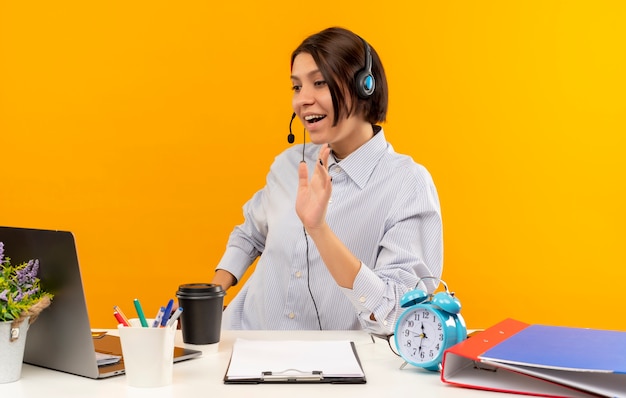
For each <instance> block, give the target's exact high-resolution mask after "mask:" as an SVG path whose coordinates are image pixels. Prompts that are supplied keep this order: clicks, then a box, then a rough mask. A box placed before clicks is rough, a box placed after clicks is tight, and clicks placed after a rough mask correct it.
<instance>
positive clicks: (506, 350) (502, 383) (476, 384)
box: [441, 319, 626, 398]
mask: <svg viewBox="0 0 626 398" xmlns="http://www.w3.org/2000/svg"><path fill="white" fill-rule="evenodd" d="M441 380H442V381H443V382H445V383H449V384H452V385H455V386H459V387H467V388H474V389H481V390H491V391H499V392H507V393H515V394H525V395H535V396H540V397H559V398H562V397H593V396H595V397H597V396H603V397H626V332H618V331H608V330H598V329H581V328H568V327H558V326H545V325H530V324H527V323H524V322H520V321H517V320H514V319H506V320H504V321H502V322H500V323H498V324H496V325H494V326H492V327H490V328H488V329H486V330H485V331H483V332H481V333H479V334H477V335H474V336H473V337H471V338H469V339H467V340H465V341H463V342H461V343H459V344H457V345H454V346H452V347H450V348H449V349H448V350H446V352H445V353H444V357H443V363H442V371H441Z"/></svg>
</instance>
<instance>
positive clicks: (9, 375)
mask: <svg viewBox="0 0 626 398" xmlns="http://www.w3.org/2000/svg"><path fill="white" fill-rule="evenodd" d="M28 321H29V318H26V319H25V320H24V321H22V323H21V324H20V325H18V326H17V327H12V326H11V322H0V353H2V361H0V383H11V382H14V381H17V380H19V379H20V377H21V375H22V361H23V360H24V348H25V346H26V333H27V332H28Z"/></svg>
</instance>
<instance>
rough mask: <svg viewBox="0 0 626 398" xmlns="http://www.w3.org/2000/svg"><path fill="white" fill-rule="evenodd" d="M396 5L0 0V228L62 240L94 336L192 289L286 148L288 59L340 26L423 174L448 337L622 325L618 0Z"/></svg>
mask: <svg viewBox="0 0 626 398" xmlns="http://www.w3.org/2000/svg"><path fill="white" fill-rule="evenodd" d="M391 3H394V2H391ZM396 3H414V4H404V5H394V4H385V6H384V7H383V6H381V5H380V2H374V1H371V0H363V1H342V2H337V1H326V0H321V1H318V2H315V3H311V4H307V5H302V6H301V5H299V3H293V2H287V1H276V2H274V4H273V5H272V6H271V7H268V5H267V4H266V3H259V2H256V1H243V2H213V1H200V0H190V1H183V2H171V1H160V0H156V1H144V0H138V1H131V2H126V1H98V0H96V1H89V2H85V1H68V0H60V1H55V2H43V1H42V2H36V3H34V4H33V3H32V2H18V1H9V0H0V164H1V174H0V185H1V193H0V224H1V225H11V226H22V227H34V228H47V229H62V230H70V231H72V232H74V234H75V236H76V240H77V244H78V249H79V257H80V260H81V267H82V272H83V281H84V284H85V289H86V294H87V302H88V306H89V311H90V317H91V321H92V324H93V325H94V326H97V327H113V326H114V325H115V321H114V319H113V316H112V314H111V312H112V308H111V307H112V306H113V305H114V304H117V305H120V306H121V307H122V308H126V309H127V312H132V299H133V298H135V297H139V298H140V299H141V300H142V302H143V304H144V307H145V308H146V312H149V311H151V309H154V310H155V311H156V309H157V308H158V306H159V305H162V304H163V303H165V302H166V301H167V300H168V299H169V298H171V297H173V296H174V293H175V291H176V288H177V286H178V285H179V284H180V283H185V282H197V281H210V280H211V278H212V275H213V268H214V266H215V264H216V263H217V261H218V260H219V258H220V257H221V255H222V252H223V250H224V247H225V244H226V240H227V238H228V234H229V233H230V231H231V229H232V227H233V226H234V225H235V224H238V223H239V222H241V221H242V214H241V207H242V205H243V203H244V202H245V201H246V200H247V199H248V198H249V197H250V196H251V195H252V194H253V193H254V192H255V191H256V190H257V189H259V188H261V187H262V186H263V184H264V178H265V174H266V172H267V170H268V168H269V165H270V164H271V162H272V160H273V158H274V156H275V155H276V154H277V153H279V152H280V151H281V150H283V149H284V148H286V147H287V145H288V144H287V143H286V135H287V127H288V122H289V116H290V115H291V112H292V111H291V91H290V81H289V56H290V53H291V51H292V50H293V49H294V48H295V47H296V46H297V45H298V44H299V42H300V41H301V40H302V39H303V38H304V37H305V36H307V35H309V34H311V33H314V32H316V31H318V30H321V29H323V28H325V27H327V26H331V25H340V26H344V27H348V28H350V29H352V30H354V31H355V32H357V33H359V34H361V35H362V36H363V37H365V38H366V39H367V40H368V41H369V42H370V44H371V45H372V46H374V47H375V48H376V49H377V51H378V52H379V54H380V55H381V57H382V59H383V62H384V64H385V66H386V70H387V73H388V79H389V86H390V112H389V117H388V122H387V123H386V124H385V129H386V134H387V137H388V139H389V140H390V141H391V142H392V143H393V145H394V147H395V148H396V150H397V151H399V152H404V153H408V154H411V155H412V156H413V157H414V158H415V159H416V160H417V161H418V162H420V163H422V164H424V165H425V166H426V167H427V168H428V169H429V170H430V171H431V173H432V174H433V177H434V179H435V182H436V184H437V186H438V189H439V193H440V198H441V203H442V210H443V217H444V234H445V268H444V279H445V280H446V282H447V283H448V285H449V286H450V288H451V289H452V290H454V291H455V292H456V294H457V296H458V297H459V298H460V299H461V301H462V303H463V311H462V312H463V314H464V316H465V318H466V321H467V323H468V326H469V327H470V328H481V327H487V326H490V325H491V324H494V323H496V322H499V321H500V320H501V319H503V318H506V317H514V318H517V319H519V320H522V321H525V322H531V323H533V322H537V323H550V324H559V325H572V326H582V327H599V328H618V329H624V330H626V318H624V317H623V316H622V312H623V311H622V306H621V302H622V293H621V292H622V291H623V290H624V280H625V277H626V267H625V265H626V255H625V252H626V250H625V246H626V210H625V207H624V204H625V203H626V188H625V180H626V178H625V176H626V156H625V155H624V152H625V147H626V117H625V116H626V98H625V94H624V93H626V78H625V72H624V71H625V70H626V50H625V47H624V43H625V42H626V28H624V23H623V21H624V20H626V3H624V2H622V1H619V0H616V1H603V0H597V1H593V2H588V1H553V0H531V1H518V2H503V1H496V0H493V1H471V2H470V1H445V2H442V1H434V2H433V1H428V2H427V1H414V2H396ZM294 125H295V126H296V127H295V128H294V130H295V132H296V136H297V137H298V138H299V137H300V134H301V133H297V132H298V131H299V132H301V131H302V130H301V126H300V125H299V124H297V122H296V123H294ZM7 250H8V254H9V255H10V248H7ZM234 292H235V291H232V292H229V294H228V295H227V296H226V300H227V302H228V301H229V300H230V299H232V297H233V296H234Z"/></svg>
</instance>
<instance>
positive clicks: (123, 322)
mask: <svg viewBox="0 0 626 398" xmlns="http://www.w3.org/2000/svg"><path fill="white" fill-rule="evenodd" d="M113 316H114V317H115V319H117V323H119V324H120V325H124V326H130V325H129V324H128V322H126V321H125V320H124V318H123V317H122V315H121V314H120V313H119V312H117V311H113Z"/></svg>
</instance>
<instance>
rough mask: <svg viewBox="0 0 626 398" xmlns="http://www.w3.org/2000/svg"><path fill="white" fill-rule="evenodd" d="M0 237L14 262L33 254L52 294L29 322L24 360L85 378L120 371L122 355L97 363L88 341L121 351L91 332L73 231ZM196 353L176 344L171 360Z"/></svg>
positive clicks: (7, 231)
mask: <svg viewBox="0 0 626 398" xmlns="http://www.w3.org/2000/svg"><path fill="white" fill-rule="evenodd" d="M0 242H4V248H5V255H6V256H7V257H10V258H11V261H12V263H14V264H18V263H21V262H23V261H28V260H31V259H38V260H39V275H38V276H39V279H40V280H41V288H42V289H43V290H46V291H48V292H50V293H52V294H53V295H54V297H53V299H52V303H51V304H50V306H49V307H48V308H46V309H45V310H43V311H42V312H41V313H40V314H39V316H38V317H37V319H36V320H35V322H33V323H32V324H31V325H30V327H29V330H28V333H27V338H26V348H25V351H24V362H26V363H29V364H33V365H38V366H42V367H46V368H50V369H55V370H60V371H63V372H67V373H73V374H76V375H81V376H85V377H90V378H100V377H106V376H113V375H116V374H121V373H123V372H124V370H123V361H121V362H120V363H119V364H116V365H110V366H103V367H100V368H98V364H97V358H96V347H95V345H94V342H96V344H100V343H104V342H105V341H106V342H107V344H106V348H104V351H105V352H107V353H111V354H114V355H122V353H121V346H120V345H119V339H118V338H117V337H116V336H107V338H106V339H95V340H94V338H93V337H92V334H91V325H90V323H89V316H88V312H87V304H86V301H85V294H84V291H83V284H82V278H81V274H80V267H79V263H78V255H77V250H76V243H75V240H74V235H73V234H72V233H71V232H67V231H53V230H41V229H27V228H13V227H0ZM111 311H113V310H112V309H111ZM113 340H115V341H113ZM115 350H118V351H117V352H115ZM98 351H102V349H98ZM199 355H201V351H196V350H189V349H181V348H180V347H178V348H177V349H176V350H175V361H178V360H181V359H188V358H191V357H196V356H199Z"/></svg>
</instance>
